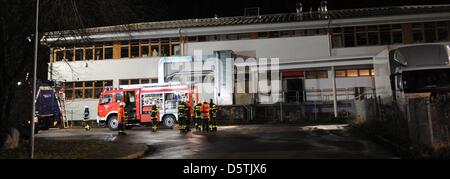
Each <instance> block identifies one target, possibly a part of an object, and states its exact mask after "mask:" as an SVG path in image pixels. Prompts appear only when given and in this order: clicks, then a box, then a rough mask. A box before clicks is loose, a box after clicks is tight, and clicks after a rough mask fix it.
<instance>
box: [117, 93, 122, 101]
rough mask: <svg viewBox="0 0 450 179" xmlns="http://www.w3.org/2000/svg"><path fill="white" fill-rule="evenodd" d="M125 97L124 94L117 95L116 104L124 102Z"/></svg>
mask: <svg viewBox="0 0 450 179" xmlns="http://www.w3.org/2000/svg"><path fill="white" fill-rule="evenodd" d="M122 98H123V95H122V93H116V103H120V102H122Z"/></svg>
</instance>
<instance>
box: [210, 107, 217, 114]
mask: <svg viewBox="0 0 450 179" xmlns="http://www.w3.org/2000/svg"><path fill="white" fill-rule="evenodd" d="M210 115H211V117H216V116H217V105H216V104H212V105H211V110H210Z"/></svg>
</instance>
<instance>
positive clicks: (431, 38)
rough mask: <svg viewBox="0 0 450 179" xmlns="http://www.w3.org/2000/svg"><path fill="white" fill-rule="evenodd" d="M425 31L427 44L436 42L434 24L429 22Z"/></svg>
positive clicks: (425, 26)
mask: <svg viewBox="0 0 450 179" xmlns="http://www.w3.org/2000/svg"><path fill="white" fill-rule="evenodd" d="M424 29H425V42H435V41H436V30H435V29H436V27H435V23H434V22H427V23H425V24H424Z"/></svg>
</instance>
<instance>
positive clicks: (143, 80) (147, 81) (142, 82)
mask: <svg viewBox="0 0 450 179" xmlns="http://www.w3.org/2000/svg"><path fill="white" fill-rule="evenodd" d="M149 83H150V80H149V79H142V80H141V84H149Z"/></svg>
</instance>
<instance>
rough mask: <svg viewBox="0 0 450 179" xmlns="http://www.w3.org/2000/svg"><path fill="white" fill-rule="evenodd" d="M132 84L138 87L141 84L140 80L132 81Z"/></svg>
mask: <svg viewBox="0 0 450 179" xmlns="http://www.w3.org/2000/svg"><path fill="white" fill-rule="evenodd" d="M130 84H131V85H137V84H140V81H139V80H138V79H133V80H130Z"/></svg>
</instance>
